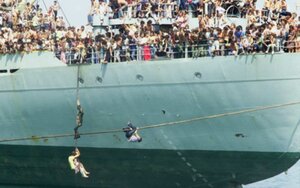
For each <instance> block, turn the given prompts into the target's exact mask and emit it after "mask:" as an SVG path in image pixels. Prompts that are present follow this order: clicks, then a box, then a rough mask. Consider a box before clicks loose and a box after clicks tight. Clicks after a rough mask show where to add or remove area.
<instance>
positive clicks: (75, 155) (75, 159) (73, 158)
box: [68, 148, 90, 178]
mask: <svg viewBox="0 0 300 188" xmlns="http://www.w3.org/2000/svg"><path fill="white" fill-rule="evenodd" d="M79 156H80V151H79V149H78V148H76V149H75V151H72V154H71V155H70V156H69V157H68V161H69V164H70V167H71V169H72V170H75V174H77V173H78V172H80V173H81V176H82V177H84V178H88V177H89V176H88V175H89V174H90V173H89V172H88V171H86V169H85V168H84V166H83V164H82V163H81V162H80V161H79Z"/></svg>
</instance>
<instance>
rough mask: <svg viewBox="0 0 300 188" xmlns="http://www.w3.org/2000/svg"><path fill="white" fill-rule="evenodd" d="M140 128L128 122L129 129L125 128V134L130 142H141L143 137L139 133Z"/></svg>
mask: <svg viewBox="0 0 300 188" xmlns="http://www.w3.org/2000/svg"><path fill="white" fill-rule="evenodd" d="M137 130H138V128H137V127H135V126H133V125H132V123H131V122H128V124H127V127H125V128H123V132H125V137H126V138H127V140H128V141H129V142H141V141H142V137H140V136H139V135H138V133H137Z"/></svg>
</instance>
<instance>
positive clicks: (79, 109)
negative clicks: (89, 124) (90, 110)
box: [74, 99, 84, 139]
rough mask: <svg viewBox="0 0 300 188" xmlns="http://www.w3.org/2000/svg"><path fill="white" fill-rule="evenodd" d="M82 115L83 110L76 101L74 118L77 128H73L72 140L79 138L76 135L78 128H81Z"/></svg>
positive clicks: (77, 134)
mask: <svg viewBox="0 0 300 188" xmlns="http://www.w3.org/2000/svg"><path fill="white" fill-rule="evenodd" d="M83 114H84V113H83V108H82V107H81V105H80V101H79V99H77V116H76V125H77V126H76V127H75V128H74V131H75V135H74V139H78V138H80V135H79V133H78V128H79V127H81V126H82V122H83Z"/></svg>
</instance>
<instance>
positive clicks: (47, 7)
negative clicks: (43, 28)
mask: <svg viewBox="0 0 300 188" xmlns="http://www.w3.org/2000/svg"><path fill="white" fill-rule="evenodd" d="M43 4H44V7H45V9H46V11H47V12H48V7H47V5H46V3H45V1H44V0H43Z"/></svg>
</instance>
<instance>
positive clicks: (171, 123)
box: [0, 101, 300, 143]
mask: <svg viewBox="0 0 300 188" xmlns="http://www.w3.org/2000/svg"><path fill="white" fill-rule="evenodd" d="M299 104H300V101H296V102H290V103H283V104H277V105H270V106H260V107H257V108H251V109H246V110H239V111H234V112H226V113H222V114H215V115H208V116H201V117H196V118H191V119H186V120H180V121H173V122H166V123H160V124H154V125H148V126H143V127H140V128H139V129H140V130H143V129H152V128H159V127H166V126H173V125H178V124H183V125H186V124H185V123H190V122H195V121H202V120H208V119H216V118H220V117H225V116H234V115H239V114H245V113H251V112H257V111H264V110H269V109H276V108H283V107H288V106H294V105H299ZM116 132H123V129H111V130H105V131H95V132H86V133H81V134H80V136H84V135H100V134H107V133H116ZM71 136H74V134H58V135H48V136H32V137H23V138H12V139H2V140H0V143H1V142H14V141H23V140H37V139H50V138H64V137H71Z"/></svg>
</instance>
